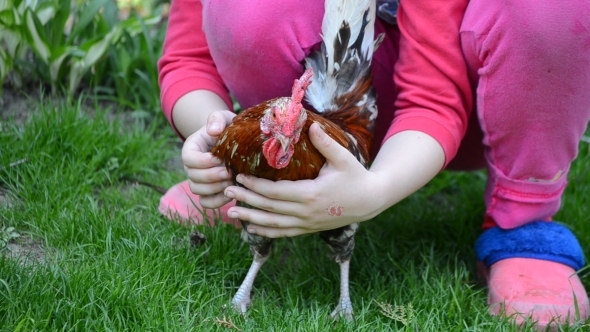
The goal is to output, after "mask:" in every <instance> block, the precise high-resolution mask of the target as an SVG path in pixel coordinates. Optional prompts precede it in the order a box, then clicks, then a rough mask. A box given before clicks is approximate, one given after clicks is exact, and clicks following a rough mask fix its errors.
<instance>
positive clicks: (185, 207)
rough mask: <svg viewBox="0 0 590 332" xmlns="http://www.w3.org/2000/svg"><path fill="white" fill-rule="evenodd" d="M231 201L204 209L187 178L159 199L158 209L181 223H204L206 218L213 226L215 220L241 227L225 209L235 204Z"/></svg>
mask: <svg viewBox="0 0 590 332" xmlns="http://www.w3.org/2000/svg"><path fill="white" fill-rule="evenodd" d="M235 205H236V202H235V201H232V202H230V203H228V204H226V205H224V206H222V207H221V208H219V209H205V208H203V207H202V206H201V205H200V204H199V196H198V195H195V194H193V193H192V192H191V190H190V187H189V185H188V180H187V181H183V182H181V183H178V184H176V185H174V186H173V187H172V188H170V189H169V190H168V191H167V192H166V193H165V194H164V196H162V198H161V199H160V206H159V207H158V210H159V211H160V213H161V214H163V215H164V216H165V217H166V218H168V219H170V220H174V221H176V222H181V223H195V224H197V225H202V224H204V221H205V220H207V221H208V222H209V225H211V226H214V225H215V221H216V220H222V221H223V222H224V223H227V224H233V225H235V226H236V227H241V224H240V222H239V221H238V220H237V219H233V218H229V217H228V216H227V210H228V209H229V208H230V207H232V206H235Z"/></svg>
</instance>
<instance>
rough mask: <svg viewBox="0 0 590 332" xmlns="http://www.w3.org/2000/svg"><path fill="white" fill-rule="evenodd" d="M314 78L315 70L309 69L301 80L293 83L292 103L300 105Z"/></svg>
mask: <svg viewBox="0 0 590 332" xmlns="http://www.w3.org/2000/svg"><path fill="white" fill-rule="evenodd" d="M312 76H313V70H312V69H311V68H307V70H306V71H305V73H303V75H301V78H299V79H298V80H295V83H293V89H292V90H291V101H292V102H294V103H298V104H300V103H301V101H302V100H303V97H304V96H305V90H307V87H308V86H309V85H310V84H311V78H312Z"/></svg>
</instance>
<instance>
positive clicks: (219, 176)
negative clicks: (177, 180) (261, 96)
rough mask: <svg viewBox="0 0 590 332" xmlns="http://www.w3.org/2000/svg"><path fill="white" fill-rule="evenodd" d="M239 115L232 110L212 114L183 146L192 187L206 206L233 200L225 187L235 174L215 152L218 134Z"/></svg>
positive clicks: (183, 158) (183, 157) (187, 172)
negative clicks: (225, 192) (228, 170)
mask: <svg viewBox="0 0 590 332" xmlns="http://www.w3.org/2000/svg"><path fill="white" fill-rule="evenodd" d="M234 116H236V115H235V114H234V113H233V112H230V111H216V112H213V113H211V114H210V115H209V117H208V119H207V125H206V126H205V127H203V128H201V129H199V130H198V131H197V132H195V133H194V134H192V135H190V136H189V137H188V138H187V139H186V141H185V142H184V145H183V147H182V163H183V164H184V170H185V171H186V174H187V175H188V178H189V186H190V188H191V191H192V192H193V193H194V194H196V195H199V196H201V197H200V200H199V202H200V204H201V205H202V206H203V207H204V208H209V209H215V208H219V207H221V206H223V205H225V204H227V203H229V202H230V201H231V199H229V198H227V197H225V195H224V194H223V191H224V190H225V188H227V187H228V186H230V185H232V184H233V183H232V180H231V174H229V173H228V172H227V169H226V168H225V166H224V165H223V163H222V161H221V160H219V159H217V158H215V157H214V156H213V155H212V154H211V149H212V148H213V146H214V145H215V143H216V142H217V137H218V136H219V134H221V132H222V131H223V130H224V129H225V127H226V126H227V125H228V124H229V123H231V121H232V119H233V118H234Z"/></svg>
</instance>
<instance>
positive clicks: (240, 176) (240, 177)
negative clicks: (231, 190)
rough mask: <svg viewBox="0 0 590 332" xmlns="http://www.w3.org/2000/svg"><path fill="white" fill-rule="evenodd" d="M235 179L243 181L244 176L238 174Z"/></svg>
mask: <svg viewBox="0 0 590 332" xmlns="http://www.w3.org/2000/svg"><path fill="white" fill-rule="evenodd" d="M236 181H238V182H239V183H242V182H243V181H244V176H243V175H242V174H238V176H237V177H236Z"/></svg>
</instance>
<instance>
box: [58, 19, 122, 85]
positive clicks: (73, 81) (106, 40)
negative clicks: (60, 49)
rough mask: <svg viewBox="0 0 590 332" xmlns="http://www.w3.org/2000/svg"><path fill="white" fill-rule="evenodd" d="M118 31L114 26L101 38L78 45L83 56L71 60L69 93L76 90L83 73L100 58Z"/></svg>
mask: <svg viewBox="0 0 590 332" xmlns="http://www.w3.org/2000/svg"><path fill="white" fill-rule="evenodd" d="M118 33H119V29H117V28H114V29H112V30H111V31H110V32H109V33H108V34H106V35H105V36H103V37H102V38H97V39H94V40H91V41H87V42H85V43H83V44H82V45H80V51H83V52H84V53H83V56H81V57H79V58H78V59H73V60H72V62H71V63H72V67H71V68H70V87H69V89H70V93H73V92H74V91H76V88H77V87H78V84H80V80H81V79H82V77H83V76H84V74H85V73H86V72H87V71H88V69H90V68H91V67H92V66H94V65H95V64H96V62H98V60H100V58H101V57H102V56H103V55H104V54H105V53H106V51H107V50H108V47H109V46H111V44H112V41H113V39H114V37H115V36H116V35H117V34H118Z"/></svg>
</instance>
